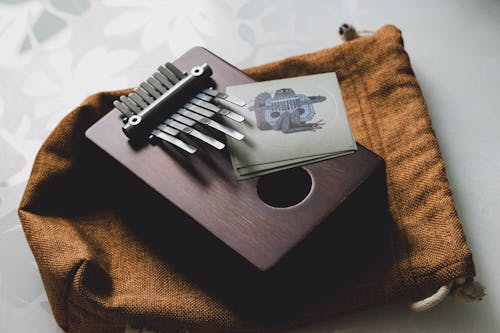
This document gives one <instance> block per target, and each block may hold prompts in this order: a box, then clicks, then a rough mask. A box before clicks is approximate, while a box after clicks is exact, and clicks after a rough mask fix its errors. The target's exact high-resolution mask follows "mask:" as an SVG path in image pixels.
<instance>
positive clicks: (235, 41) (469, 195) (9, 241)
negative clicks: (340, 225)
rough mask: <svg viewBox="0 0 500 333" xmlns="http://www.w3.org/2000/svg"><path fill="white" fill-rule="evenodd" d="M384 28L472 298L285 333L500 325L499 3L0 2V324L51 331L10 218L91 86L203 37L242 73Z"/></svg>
mask: <svg viewBox="0 0 500 333" xmlns="http://www.w3.org/2000/svg"><path fill="white" fill-rule="evenodd" d="M344 21H347V22H349V23H352V24H353V25H355V26H356V27H358V29H369V30H375V29H377V28H378V27H380V26H381V25H384V24H388V23H390V24H394V25H396V26H398V27H399V28H400V29H401V30H402V31H403V37H404V40H405V46H406V50H407V51H408V53H409V55H410V59H411V61H412V65H413V68H414V70H415V73H416V75H417V78H418V80H419V82H420V85H421V88H422V91H423V94H424V97H425V99H426V101H427V104H428V107H429V112H430V114H431V118H432V121H433V126H434V129H435V130H436V134H437V136H438V139H439V142H440V145H441V149H442V153H443V157H444V159H445V162H446V166H447V171H448V176H449V180H450V183H451V186H452V189H453V193H454V195H455V200H456V204H457V209H458V211H459V215H460V217H461V218H462V222H463V226H464V229H465V231H466V234H467V237H468V241H469V243H470V245H471V247H472V250H473V253H474V259H475V263H476V268H477V280H479V281H481V282H483V283H484V284H485V285H486V286H487V297H486V298H485V299H484V300H483V301H482V302H481V303H478V304H472V305H470V304H469V305H464V304H458V303H456V302H454V301H452V300H447V301H445V302H444V303H443V304H441V305H439V306H438V307H437V308H435V309H432V310H431V311H429V312H427V313H421V314H415V313H411V312H410V311H409V310H408V308H407V304H408V300H398V301H395V302H393V303H391V304H388V305H384V306H380V307H377V308H374V309H370V310H365V311H361V312H357V313H355V314H351V315H347V316H343V317H341V318H337V319H333V320H331V321H330V322H326V323H320V324H316V325H313V326H309V327H307V328H304V329H300V330H298V331H295V332H400V331H405V332H499V331H500V265H499V262H500V261H499V260H498V254H499V250H500V245H499V242H500V208H499V207H500V205H499V199H500V2H499V1H492V0H490V1H465V0H462V1H451V0H450V1H418V2H417V1H415V2H408V1H347V0H346V1H328V0H324V1H312V0H308V1H284V0H280V1H265V0H246V1H229V0H226V1H222V0H214V1H202V0H196V1H181V0H176V1H154V0H150V1H138V0H120V1H119V0H102V1H92V0H71V1H70V0H57V1H56V0H44V1H30V0H0V161H1V162H0V332H2V333H3V332H9V333H10V332H23V333H25V332H60V329H59V328H58V327H57V325H56V324H55V322H54V320H53V318H52V315H51V312H50V307H49V305H48V303H47V298H46V295H45V292H44V290H43V286H42V284H41V280H40V277H39V273H38V270H37V267H36V264H35V263H34V260H33V256H32V254H31V252H30V249H29V247H28V245H27V243H26V240H25V238H24V235H23V232H22V229H21V227H20V224H19V220H18V217H17V212H16V209H17V205H18V203H19V200H20V198H21V195H22V192H23V190H24V186H25V184H26V181H27V177H28V175H29V171H30V169H31V165H32V162H33V158H34V156H35V153H36V151H37V150H38V148H39V147H40V145H41V143H42V142H43V140H44V139H45V137H46V136H47V135H48V133H49V132H50V130H51V129H52V128H53V127H54V126H55V125H56V124H57V122H58V121H59V120H60V119H61V118H62V117H63V116H64V114H66V113H67V112H68V111H69V110H71V109H72V108H73V107H75V106H76V105H77V104H79V103H80V102H81V101H82V100H83V98H84V97H85V96H87V95H89V94H90V93H93V92H96V91H99V90H113V89H118V88H124V87H129V86H133V85H135V84H137V83H138V82H139V81H141V80H142V79H143V78H144V77H145V76H146V75H149V74H150V73H151V72H152V71H153V69H154V68H155V67H156V66H157V65H158V64H160V63H163V62H165V61H167V60H171V59H174V58H175V57H176V56H178V55H180V54H182V53H183V52H184V51H185V50H186V49H187V48H189V47H190V46H193V45H203V46H206V47H208V48H209V49H211V50H212V51H214V52H215V53H217V54H219V55H220V56H222V57H223V58H225V59H227V60H229V61H230V62H232V63H234V64H235V65H236V66H238V67H240V68H245V67H248V66H253V65H257V64H261V63H264V62H267V61H271V60H278V59H281V58H283V57H286V56H290V55H295V54H300V53H304V52H312V51H315V50H318V49H321V48H324V47H330V46H333V45H335V44H339V43H340V39H339V38H338V37H337V27H338V25H339V24H340V23H341V22H344Z"/></svg>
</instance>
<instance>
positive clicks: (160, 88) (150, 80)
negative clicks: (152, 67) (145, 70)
mask: <svg viewBox="0 0 500 333" xmlns="http://www.w3.org/2000/svg"><path fill="white" fill-rule="evenodd" d="M146 81H148V83H149V84H150V85H152V86H153V87H155V89H156V90H158V91H159V92H161V93H162V94H164V93H166V92H167V88H166V87H164V86H163V85H162V84H161V82H160V81H158V80H157V79H155V78H153V77H149V78H148V79H147V80H146Z"/></svg>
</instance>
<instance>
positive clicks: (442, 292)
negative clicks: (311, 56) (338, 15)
mask: <svg viewBox="0 0 500 333" xmlns="http://www.w3.org/2000/svg"><path fill="white" fill-rule="evenodd" d="M338 33H339V36H340V39H342V40H343V41H344V42H348V41H351V40H353V39H356V38H359V37H363V36H368V35H370V34H371V33H372V31H369V30H359V31H358V30H356V28H355V27H354V26H352V25H350V24H348V23H342V24H341V25H340V26H339V30H338ZM485 289H486V288H485V287H484V286H483V285H482V284H481V283H479V282H477V281H474V280H473V279H467V278H465V277H459V278H457V279H455V280H454V281H451V282H450V283H448V284H445V285H444V286H441V287H440V288H439V289H438V290H437V291H436V292H435V293H434V294H432V295H431V296H429V297H427V298H424V299H422V300H419V301H416V302H413V303H411V304H410V309H411V310H412V311H415V312H423V311H427V310H429V309H430V308H432V307H434V306H436V305H438V304H439V303H441V302H442V301H444V299H445V298H446V297H447V296H448V295H449V296H451V297H453V298H455V299H456V300H458V301H461V302H465V303H471V302H476V301H480V300H482V299H483V297H484V296H485V295H486V293H485Z"/></svg>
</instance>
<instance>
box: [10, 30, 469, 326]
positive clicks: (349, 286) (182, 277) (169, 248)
mask: <svg viewBox="0 0 500 333" xmlns="http://www.w3.org/2000/svg"><path fill="white" fill-rule="evenodd" d="M330 71H335V72H336V73H337V75H338V78H339V81H340V85H341V89H342V93H343V97H344V101H345V104H346V107H347V111H348V116H349V120H350V123H351V126H352V128H353V131H354V134H355V137H356V140H357V141H358V142H360V143H361V144H363V145H364V146H366V147H368V148H370V149H371V150H373V151H374V152H375V153H377V154H379V155H380V156H382V157H383V158H384V159H385V161H386V163H387V182H388V197H389V204H390V210H391V212H392V215H393V217H394V223H393V225H392V227H391V229H390V230H388V231H389V232H390V239H389V244H388V247H387V249H386V250H385V251H383V252H381V259H380V261H378V264H377V265H374V266H373V267H371V268H370V269H368V270H366V271H364V272H363V274H361V275H358V276H357V277H356V278H355V279H354V278H353V279H350V278H344V279H340V280H338V281H332V285H331V289H332V290H335V292H329V291H328V286H322V288H323V294H324V297H322V298H320V299H315V300H314V301H310V300H309V301H307V302H306V301H304V299H305V298H304V297H305V296H304V295H305V294H304V293H301V292H300V289H301V287H302V286H300V285H298V286H297V288H296V291H293V290H292V291H291V292H288V293H286V294H285V293H283V294H282V295H281V296H280V297H282V298H284V299H285V302H286V303H297V304H300V305H302V307H300V308H299V309H295V311H294V312H293V315H289V314H288V315H284V314H283V313H282V312H280V306H273V307H267V308H266V310H265V311H266V314H267V317H266V318H265V319H262V318H260V319H255V318H253V317H252V316H248V315H243V313H247V314H248V313H250V312H252V311H253V309H255V312H256V313H257V312H259V309H260V308H262V307H263V306H264V305H265V304H263V303H267V301H264V299H261V300H262V302H260V303H259V299H257V298H252V299H250V298H248V301H247V300H246V299H243V300H240V301H241V302H239V303H238V302H231V301H227V298H225V297H224V294H227V295H229V294H237V291H238V290H244V289H246V285H245V284H250V283H251V281H250V282H248V281H246V282H245V284H241V283H238V281H236V280H237V279H239V278H241V277H242V276H244V274H242V275H239V276H238V275H235V276H234V279H232V278H231V277H230V278H229V279H226V280H225V282H224V285H223V286H219V287H218V288H213V287H209V286H210V285H211V284H210V282H215V280H220V278H222V277H223V276H225V275H227V274H230V273H227V274H225V273H224V267H229V266H231V265H232V264H233V261H232V260H233V259H231V258H226V257H225V256H226V254H225V253H226V252H224V251H228V250H227V249H225V248H224V247H223V246H220V248H219V247H217V246H215V247H213V246H212V245H207V244H208V243H207V242H206V241H205V240H204V239H205V238H206V237H209V235H208V236H207V235H206V234H207V233H206V232H205V231H204V230H202V229H201V228H199V227H198V226H196V225H195V223H192V222H191V223H179V220H182V216H181V215H180V214H179V213H178V212H177V211H176V210H175V209H174V207H167V206H165V203H163V202H162V201H161V199H160V198H157V197H156V196H155V195H154V193H150V192H148V190H146V189H144V186H143V185H142V184H141V183H140V182H139V181H137V180H135V178H134V177H133V176H131V175H130V174H128V173H127V171H125V170H124V169H123V168H122V167H120V166H119V165H118V164H117V163H115V162H113V161H112V160H111V159H110V158H109V157H107V156H105V155H104V153H102V152H100V151H99V149H98V148H97V147H95V146H94V145H93V144H92V143H90V142H89V141H88V140H87V139H86V138H85V136H84V132H85V130H86V129H87V128H88V127H89V126H90V125H91V124H93V123H94V122H96V121H97V120H98V119H99V118H100V117H101V116H102V115H104V114H105V113H106V112H108V111H109V110H110V109H111V108H112V101H113V99H114V98H115V97H116V96H119V95H120V93H121V92H112V93H99V94H96V95H93V96H90V97H89V98H88V99H86V100H85V101H84V102H83V104H82V105H81V106H79V107H78V108H77V109H75V110H74V111H73V112H71V113H70V114H69V115H68V116H66V118H65V119H64V120H63V121H62V122H61V123H60V124H59V126H58V127H57V128H56V129H55V130H54V132H53V133H52V134H51V135H50V137H49V138H48V139H47V141H46V142H45V143H44V145H43V147H42V148H41V150H40V152H39V154H38V156H37V158H36V160H35V164H34V166H33V171H32V174H31V178H30V180H29V182H28V185H27V188H26V193H25V195H24V198H23V200H22V203H21V206H20V209H19V215H20V217H21V221H22V224H23V227H24V231H25V233H26V237H27V239H28V242H29V244H30V246H31V248H32V250H33V253H34V255H35V258H36V261H37V263H38V266H39V269H40V273H41V276H42V279H43V282H44V285H45V288H46V290H47V294H48V297H49V300H50V303H51V306H52V309H53V312H54V315H55V318H56V320H57V322H58V323H59V325H60V326H61V327H63V328H64V329H65V330H67V331H69V332H115V331H121V330H123V327H124V326H125V324H126V323H129V324H131V325H139V326H151V327H159V328H165V329H189V330H190V331H208V332H221V331H247V330H255V331H262V330H263V329H270V328H283V327H290V326H294V325H299V324H302V323H305V322H310V321H313V320H319V319H327V318H332V317H333V316H335V315H338V314H340V313H343V312H347V311H352V310H355V309H359V308H363V307H367V306H370V305H374V304H379V303H383V302H387V301H389V300H391V299H393V298H394V297H397V296H402V295H408V296H410V297H418V296H420V295H422V294H424V293H426V292H430V291H433V290H435V289H436V288H438V287H439V286H441V285H443V284H446V283H447V282H449V281H451V280H453V279H454V278H457V277H460V276H467V277H471V276H473V275H474V268H473V263H472V257H471V253H470V250H469V248H468V246H467V244H466V241H465V238H464V234H463V231H462V228H461V226H460V221H459V219H458V217H457V214H456V211H455V208H454V204H453V198H452V194H451V191H450V187H449V185H448V182H447V179H446V174H445V169H444V164H443V161H442V159H441V156H440V152H439V148H438V144H437V141H436V137H435V135H434V132H433V130H432V127H431V122H430V119H429V115H428V113H427V110H426V106H425V102H424V100H423V98H422V95H421V92H420V89H419V86H418V83H417V81H416V79H415V76H414V73H413V71H412V69H411V66H410V62H409V59H408V56H407V54H406V53H405V50H404V48H403V41H402V39H401V34H400V31H399V30H398V29H396V28H395V27H392V26H385V27H383V28H381V29H380V30H378V31H377V32H376V33H375V34H373V35H372V36H370V37H364V38H359V39H356V40H354V41H351V42H348V43H345V44H343V45H340V46H337V47H334V48H330V49H326V50H322V51H319V52H316V53H312V54H307V55H302V56H297V57H292V58H289V59H285V60H283V61H278V62H275V63H271V64H267V65H263V66H258V67H255V68H251V69H248V70H246V73H248V74H249V75H250V76H251V77H253V78H255V79H256V80H271V79H278V78H284V77H292V76H300V75H307V74H315V73H321V72H330ZM166 172H167V171H166ZM160 206H161V209H159V208H157V207H160ZM360 232H361V231H360ZM353 241H356V240H353ZM210 244H212V243H210ZM205 245H206V246H207V247H210V246H212V247H213V248H210V251H207V249H206V248H205ZM358 246H359V248H360V249H363V243H360V244H359V245H358ZM366 250H367V251H370V250H371V249H366ZM206 252H210V254H209V255H205V254H204V253H206ZM200 256H201V258H202V260H200V259H199V258H200ZM210 258H215V259H214V260H210ZM192 263H196V264H195V265H192ZM355 264H356V263H354V265H355ZM234 265H235V266H237V265H238V264H237V263H235V264H234ZM335 265H337V263H332V266H335ZM192 266H196V267H195V268H193V267H192ZM336 269H337V270H338V275H339V276H343V275H345V274H344V270H343V267H342V266H339V267H336ZM214 271H218V272H220V274H219V275H217V274H215V275H214V274H213V272H214ZM242 272H243V273H244V272H245V270H242ZM306 273H307V272H306ZM211 274H212V275H211ZM249 274H250V273H249ZM251 274H254V273H251ZM251 274H250V275H251ZM200 276H212V277H213V280H214V281H208V283H207V280H203V278H200ZM252 276H254V275H252ZM344 277H345V276H344ZM246 296H248V297H250V296H249V294H246ZM242 304H244V307H246V312H245V311H241V308H242ZM272 304H273V305H276V304H278V303H272Z"/></svg>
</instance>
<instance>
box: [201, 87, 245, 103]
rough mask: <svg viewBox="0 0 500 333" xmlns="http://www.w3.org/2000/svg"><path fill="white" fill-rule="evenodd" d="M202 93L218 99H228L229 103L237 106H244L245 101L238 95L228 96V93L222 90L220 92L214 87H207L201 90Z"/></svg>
mask: <svg viewBox="0 0 500 333" xmlns="http://www.w3.org/2000/svg"><path fill="white" fill-rule="evenodd" d="M203 93H204V94H207V95H210V96H212V97H214V98H220V99H223V100H225V101H228V102H229V103H232V104H234V105H237V106H242V107H243V106H245V105H246V104H247V103H246V102H245V101H244V100H242V99H240V98H238V97H234V96H229V95H228V94H226V93H223V92H220V91H217V90H215V89H212V88H208V89H205V90H203Z"/></svg>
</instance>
